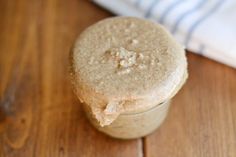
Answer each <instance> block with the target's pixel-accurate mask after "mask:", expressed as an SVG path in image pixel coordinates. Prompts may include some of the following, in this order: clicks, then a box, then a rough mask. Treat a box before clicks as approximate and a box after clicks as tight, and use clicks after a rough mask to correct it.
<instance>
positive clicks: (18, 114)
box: [0, 0, 141, 157]
mask: <svg viewBox="0 0 236 157" xmlns="http://www.w3.org/2000/svg"><path fill="white" fill-rule="evenodd" d="M0 6H1V7H2V8H3V10H1V19H2V21H1V24H0V25H1V37H0V39H1V43H0V44H1V45H0V51H1V57H0V58H1V59H0V61H1V62H0V63H1V71H0V72H1V77H0V79H1V112H2V113H1V117H2V118H1V122H0V124H1V125H0V126H1V135H0V156H1V157H31V156H32V157H59V156H63V157H73V156H74V157H78V156H81V157H83V156H91V157H93V156H108V157H111V156H139V154H140V151H141V149H140V148H141V140H140V139H138V140H132V141H120V140H114V139H111V138H109V137H106V136H105V135H103V134H101V133H99V132H97V131H96V130H95V129H94V128H93V127H91V126H90V125H89V124H88V122H87V120H86V119H85V116H84V114H83V112H82V111H81V108H80V105H79V104H78V101H77V100H76V98H75V97H74V95H73V93H72V91H71V88H70V87H71V86H70V82H69V81H68V77H67V76H68V71H67V70H68V53H69V49H70V47H71V45H72V43H73V41H74V39H75V37H76V36H77V35H78V33H80V32H81V31H82V30H83V29H84V28H85V27H87V26H88V25H90V24H92V23H94V22H96V21H98V20H100V19H102V18H104V17H107V16H109V15H110V14H109V13H107V12H105V11H103V10H100V9H99V8H97V7H96V6H95V5H94V4H92V3H91V2H87V1H82V0H81V1H77V0H71V1H70V2H65V1H62V0H60V1H58V0H50V1H38V0H34V1H26V0H21V1H1V4H0ZM82 13H83V14H82ZM85 13H86V15H85Z"/></svg>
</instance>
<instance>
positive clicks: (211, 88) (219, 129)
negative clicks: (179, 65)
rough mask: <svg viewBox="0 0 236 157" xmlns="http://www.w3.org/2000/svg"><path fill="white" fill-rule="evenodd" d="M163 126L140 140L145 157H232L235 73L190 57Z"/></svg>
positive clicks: (235, 141) (234, 146) (235, 125)
mask: <svg viewBox="0 0 236 157" xmlns="http://www.w3.org/2000/svg"><path fill="white" fill-rule="evenodd" d="M188 59H189V73H190V75H189V79H188V82H187V84H186V85H185V86H184V88H183V89H182V90H181V92H180V93H179V94H178V95H177V96H176V97H175V98H174V100H173V104H172V107H171V110H170V113H169V116H168V117H167V119H166V121H165V123H164V124H163V125H162V126H161V128H160V129H158V130H157V131H156V132H155V133H154V134H152V135H150V136H148V137H147V138H145V140H144V147H145V155H146V156H148V157H156V156H158V157H184V156H186V157H190V156H191V157H235V156H236V97H235V93H236V71H235V69H233V68H230V67H227V66H224V65H221V64H219V63H216V62H213V61H209V60H208V59H205V58H203V57H200V56H195V55H193V54H189V55H188Z"/></svg>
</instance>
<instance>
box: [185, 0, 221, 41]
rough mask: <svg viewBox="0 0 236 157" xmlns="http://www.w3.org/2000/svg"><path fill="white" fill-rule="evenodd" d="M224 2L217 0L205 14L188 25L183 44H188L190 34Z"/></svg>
mask: <svg viewBox="0 0 236 157" xmlns="http://www.w3.org/2000/svg"><path fill="white" fill-rule="evenodd" d="M223 2H225V1H224V0H219V1H218V2H217V3H216V4H215V5H214V6H213V7H212V8H211V9H210V10H209V11H208V12H207V13H206V14H205V15H203V16H202V17H201V18H200V19H198V20H197V21H196V22H195V23H193V25H192V26H191V27H190V29H189V31H188V34H187V36H186V39H185V45H186V46H188V44H189V41H190V40H191V37H192V34H193V33H194V30H196V28H197V27H198V26H199V25H200V24H201V23H202V22H203V21H204V20H205V19H207V18H208V17H209V16H210V15H212V14H213V13H214V12H216V11H217V10H218V9H219V8H220V6H221V5H222V4H223Z"/></svg>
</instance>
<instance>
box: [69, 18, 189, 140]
mask: <svg viewBox="0 0 236 157" xmlns="http://www.w3.org/2000/svg"><path fill="white" fill-rule="evenodd" d="M70 63H71V64H70V65H71V68H70V69H71V80H72V84H73V87H74V90H75V94H76V96H77V97H78V98H79V100H80V101H81V102H82V103H83V106H84V108H85V112H86V114H87V117H88V118H89V120H90V122H91V123H92V125H93V126H95V128H97V129H98V130H99V131H101V132H103V133H105V134H107V135H109V136H112V137H115V138H120V139H133V138H139V137H143V136H145V135H147V134H150V133H151V132H153V131H154V130H155V129H156V128H158V127H159V126H160V125H161V123H162V122H163V121H164V119H165V117H166V115H167V113H168V108H169V105H170V100H171V99H172V98H173V97H174V95H175V94H176V93H177V92H178V91H179V90H180V89H181V87H182V86H183V84H184V83H185V81H186V79H187V76H188V72H187V60H186V55H185V51H184V48H183V46H181V45H180V44H179V43H177V42H176V41H175V39H174V38H173V37H172V36H171V34H170V33H169V32H168V31H167V30H166V29H165V28H164V27H162V26H161V25H158V24H156V23H154V22H152V21H149V20H145V19H140V18H135V17H114V18H108V19H105V20H102V21H99V22H97V23H95V24H94V25H92V26H90V27H88V28H87V29H86V30H85V31H83V32H82V33H81V34H80V35H79V37H78V38H77V40H76V42H75V44H74V47H73V49H72V51H71V57H70Z"/></svg>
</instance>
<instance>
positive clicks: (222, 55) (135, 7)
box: [93, 0, 236, 68]
mask: <svg viewBox="0 0 236 157" xmlns="http://www.w3.org/2000/svg"><path fill="white" fill-rule="evenodd" d="M93 1H94V2H95V3H97V4H98V5H100V6H102V7H104V8H106V9H108V10H110V11H111V12H113V13H115V14H117V15H122V16H135V17H142V18H147V19H151V20H153V21H155V22H158V23H161V24H162V25H164V26H165V27H166V28H167V29H168V30H169V31H170V32H171V33H172V34H173V36H174V37H175V38H176V40H178V41H179V42H180V43H182V44H183V45H185V47H186V48H187V49H188V50H190V51H192V52H194V53H197V54H201V55H203V56H206V57H208V58H211V59H214V60H216V61H219V62H221V63H224V64H227V65H230V66H232V67H234V68H236V9H235V8H236V1H235V0H193V1H188V0H93Z"/></svg>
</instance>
